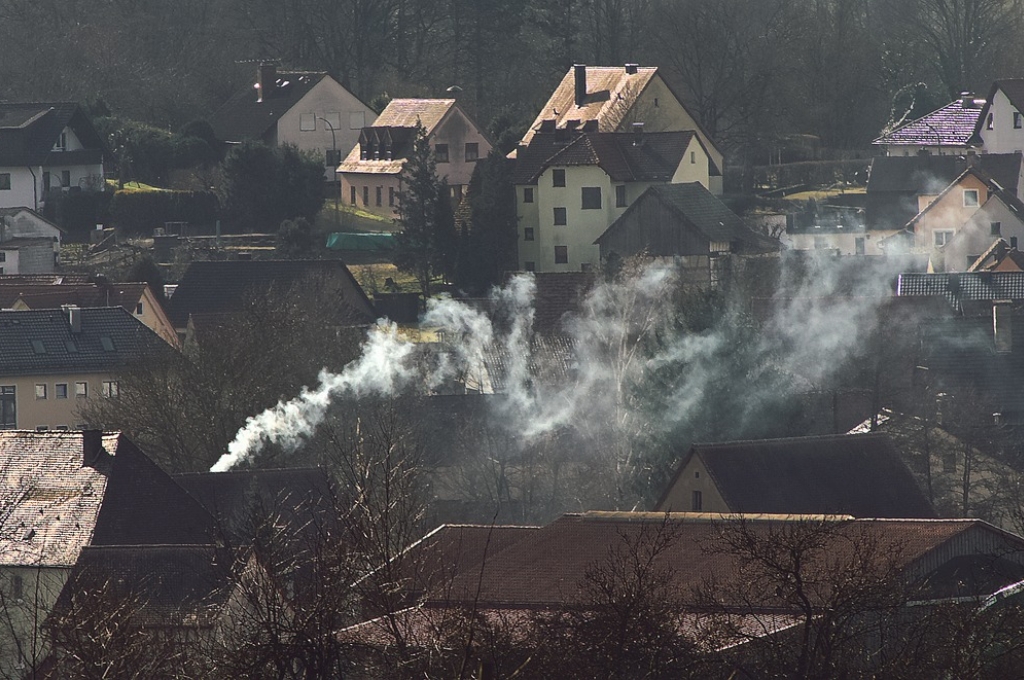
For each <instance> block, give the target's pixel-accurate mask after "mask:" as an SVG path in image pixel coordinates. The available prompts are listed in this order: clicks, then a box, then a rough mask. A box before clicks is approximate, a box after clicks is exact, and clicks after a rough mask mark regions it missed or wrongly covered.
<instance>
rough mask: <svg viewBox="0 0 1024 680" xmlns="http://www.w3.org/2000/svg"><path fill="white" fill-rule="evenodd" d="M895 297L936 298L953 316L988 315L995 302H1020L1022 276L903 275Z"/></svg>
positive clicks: (1010, 273)
mask: <svg viewBox="0 0 1024 680" xmlns="http://www.w3.org/2000/svg"><path fill="white" fill-rule="evenodd" d="M895 294H896V296H898V297H920V296H929V297H938V298H941V299H944V300H945V301H946V302H947V303H948V304H949V306H950V308H952V309H953V310H954V311H955V312H956V313H957V314H962V315H968V316H970V315H978V314H980V315H981V316H988V315H990V314H991V311H992V304H993V303H994V302H996V301H999V300H1009V301H1011V302H1019V301H1022V300H1024V273H1021V272H1016V271H999V272H984V271H974V272H960V273H945V272H935V273H919V272H906V273H903V274H900V275H899V276H898V277H897V278H896V291H895Z"/></svg>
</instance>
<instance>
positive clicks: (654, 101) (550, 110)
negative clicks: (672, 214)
mask: <svg viewBox="0 0 1024 680" xmlns="http://www.w3.org/2000/svg"><path fill="white" fill-rule="evenodd" d="M588 123H590V126H588ZM637 124H642V125H643V129H644V130H645V131H646V132H683V131H693V132H694V134H695V135H696V136H697V137H698V138H699V139H700V144H701V146H702V147H703V149H704V153H705V154H706V156H707V159H706V161H705V160H704V159H701V160H702V161H703V162H704V163H705V164H706V166H707V168H706V169H707V173H706V174H707V177H708V178H709V179H708V181H707V182H706V183H705V186H707V188H708V189H709V190H710V191H711V192H712V193H714V194H721V193H722V168H723V157H722V152H721V151H720V150H719V149H718V147H717V146H716V145H715V143H714V141H713V140H712V139H711V138H710V137H709V136H708V134H707V133H706V132H705V131H704V129H703V128H702V127H701V125H700V123H699V122H698V120H697V118H696V117H695V116H694V115H693V114H691V113H690V111H689V110H688V109H687V108H686V106H685V105H684V104H683V102H682V100H681V99H680V98H679V97H678V96H676V94H675V93H674V92H673V91H672V89H671V88H670V87H669V85H668V83H667V82H665V80H664V78H662V76H661V74H660V73H659V72H658V69H657V67H651V66H640V65H638V64H626V65H625V66H586V65H583V64H576V65H574V66H573V67H572V68H570V69H569V70H568V71H567V72H566V74H565V76H563V78H562V80H561V82H560V83H559V84H558V86H557V87H556V88H555V90H554V92H552V94H551V97H550V98H549V99H548V101H547V103H545V104H544V106H543V107H542V108H541V110H540V112H539V113H538V114H537V118H536V119H535V120H534V121H533V124H532V125H530V127H529V129H527V131H526V134H525V135H524V136H523V139H522V141H521V142H520V147H522V146H529V145H530V144H532V143H533V138H534V135H536V134H537V133H538V132H544V131H552V132H553V131H554V130H556V129H558V130H570V131H571V130H575V129H579V128H582V127H587V129H588V130H593V131H594V132H631V131H632V130H633V129H634V126H635V125H637ZM592 126H596V128H594V127H592ZM513 153H515V154H517V155H518V153H519V151H518V150H517V151H515V152H513ZM702 174H703V171H702ZM637 195H639V194H637Z"/></svg>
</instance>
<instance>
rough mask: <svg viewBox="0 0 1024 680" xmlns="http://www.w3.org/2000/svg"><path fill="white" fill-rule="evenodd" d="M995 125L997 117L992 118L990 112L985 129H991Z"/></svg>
mask: <svg viewBox="0 0 1024 680" xmlns="http://www.w3.org/2000/svg"><path fill="white" fill-rule="evenodd" d="M995 126H996V121H995V119H993V118H992V114H991V113H990V114H988V118H986V119H985V129H986V130H991V129H992V128H994V127H995Z"/></svg>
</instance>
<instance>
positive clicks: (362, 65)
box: [0, 0, 1024, 164]
mask: <svg viewBox="0 0 1024 680" xmlns="http://www.w3.org/2000/svg"><path fill="white" fill-rule="evenodd" d="M1022 24H1024V22H1022V0H0V93H2V96H3V98H4V99H7V100H11V101H19V100H20V101H47V100H51V101H52V100H74V101H79V102H82V103H86V104H94V105H95V104H97V103H99V102H102V103H103V104H104V105H105V106H106V107H107V109H108V110H109V111H110V112H112V113H113V114H114V115H116V116H119V117H122V118H127V119H134V120H138V121H142V122H146V123H150V124H153V125H156V126H159V127H163V128H165V129H168V130H170V131H175V130H178V129H179V128H180V127H181V126H182V125H184V124H185V123H187V122H189V121H192V120H195V119H202V118H206V117H208V116H209V115H210V114H211V113H212V112H213V111H214V110H215V109H216V108H217V107H218V106H219V105H220V104H221V103H223V102H224V101H225V100H226V99H227V98H228V97H229V96H230V95H231V94H232V93H233V92H235V91H237V90H238V89H239V88H241V87H246V86H248V85H249V84H251V82H252V81H253V77H254V74H255V65H254V64H253V63H251V60H254V59H262V58H276V59H280V60H281V63H282V65H283V67H285V68H290V69H308V70H324V71H327V72H329V73H330V74H331V75H333V76H334V77H335V78H337V79H338V80H339V81H340V82H341V83H342V84H344V85H345V86H346V87H348V88H349V89H350V90H352V91H353V92H354V93H356V94H357V95H358V96H359V97H361V98H362V99H363V100H364V101H366V102H367V103H371V104H372V103H373V102H374V101H375V100H376V101H378V102H379V101H382V99H381V97H382V95H387V96H442V95H444V93H445V91H446V89H447V88H448V87H450V86H452V85H458V86H459V87H461V88H462V90H463V92H462V95H461V97H462V98H463V100H464V102H465V105H466V108H467V109H469V110H470V111H472V112H474V113H475V114H476V116H477V118H478V119H479V120H480V122H481V123H483V124H485V125H488V127H490V128H491V129H492V131H495V130H497V131H501V130H502V129H515V128H517V127H521V126H523V125H524V124H526V123H528V122H529V121H531V120H532V119H533V117H534V116H535V115H536V112H537V110H538V109H539V107H540V106H541V105H542V104H543V102H544V101H545V100H546V98H547V96H548V95H549V94H550V92H551V90H552V88H553V87H554V86H555V84H556V83H557V82H558V80H559V79H560V78H561V76H562V75H563V74H564V73H565V72H566V69H567V68H568V67H569V66H570V65H571V64H572V63H574V62H579V63H586V64H591V65H612V64H621V63H625V62H638V63H641V64H644V65H656V66H659V67H661V69H662V70H663V73H664V74H665V76H666V77H667V78H668V79H669V81H670V83H671V84H673V86H674V87H675V89H676V90H677V92H678V93H679V94H680V95H681V96H682V97H683V99H684V100H686V102H687V103H688V105H689V106H691V108H692V110H693V111H694V113H695V114H696V115H698V117H699V118H700V120H701V122H702V124H703V125H704V126H705V127H706V128H707V129H708V131H709V132H710V133H711V134H712V135H713V136H714V137H715V138H716V139H717V140H718V141H719V143H720V144H721V145H722V146H723V147H724V148H725V150H726V151H727V152H729V153H730V156H731V160H732V162H748V163H754V164H763V163H766V162H768V160H769V155H770V154H771V153H773V149H778V148H779V145H780V141H782V140H790V141H791V140H792V136H793V135H809V136H810V137H809V138H807V139H808V140H809V141H810V144H811V146H813V148H814V154H816V155H817V156H819V157H821V156H828V155H838V156H842V155H844V154H843V152H844V151H850V150H864V149H865V148H866V146H867V145H868V144H869V143H870V141H871V140H872V139H873V138H874V137H876V136H877V135H878V134H879V132H880V131H881V130H882V129H883V128H884V127H885V126H886V125H887V124H889V123H891V122H893V121H894V120H898V119H899V118H900V117H901V116H903V115H904V114H905V113H907V112H908V111H909V112H910V113H911V115H916V114H921V113H924V112H927V111H929V110H931V109H933V108H936V107H938V106H940V105H942V104H944V103H946V102H948V101H950V100H951V99H952V98H954V97H955V96H956V95H957V94H958V93H959V92H961V91H963V90H972V91H975V92H977V93H979V94H980V95H982V96H984V94H985V93H986V92H987V89H988V87H989V85H990V84H991V81H992V80H993V79H995V78H999V77H1010V76H1016V75H1021V74H1024V44H1022V43H1021V42H1020V41H1019V40H1017V36H1018V35H1019V34H1020V29H1021V27H1022ZM100 110H102V109H100Z"/></svg>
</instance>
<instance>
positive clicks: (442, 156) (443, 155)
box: [434, 144, 448, 163]
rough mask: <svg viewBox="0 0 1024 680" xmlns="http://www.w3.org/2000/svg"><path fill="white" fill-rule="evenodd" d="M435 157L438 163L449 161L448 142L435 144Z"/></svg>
mask: <svg viewBox="0 0 1024 680" xmlns="http://www.w3.org/2000/svg"><path fill="white" fill-rule="evenodd" d="M434 158H435V159H436V160H437V162H438V163H447V162H448V145H447V144H435V145H434Z"/></svg>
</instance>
